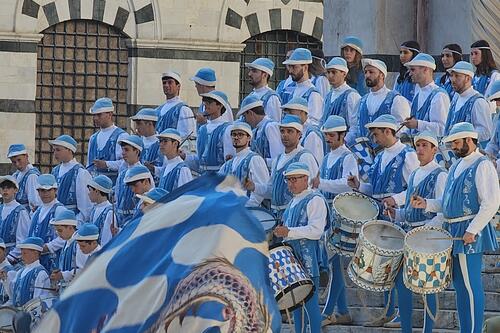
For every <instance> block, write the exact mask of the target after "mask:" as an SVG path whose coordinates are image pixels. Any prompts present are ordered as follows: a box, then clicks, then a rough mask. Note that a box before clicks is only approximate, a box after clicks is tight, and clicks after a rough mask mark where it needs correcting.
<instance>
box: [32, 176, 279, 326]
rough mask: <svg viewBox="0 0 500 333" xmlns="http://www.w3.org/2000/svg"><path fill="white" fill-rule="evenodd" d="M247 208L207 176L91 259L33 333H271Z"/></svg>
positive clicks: (272, 312)
mask: <svg viewBox="0 0 500 333" xmlns="http://www.w3.org/2000/svg"><path fill="white" fill-rule="evenodd" d="M246 200H247V199H246V196H245V193H244V192H243V191H242V190H241V188H240V187H239V185H238V184H237V181H236V179H235V178H233V177H227V178H224V177H222V176H215V175H214V176H204V177H200V178H198V179H197V180H195V181H193V182H191V183H189V184H187V185H185V186H183V187H181V188H179V189H178V190H177V191H174V192H172V193H170V194H169V195H167V196H166V197H165V198H163V200H160V203H157V204H156V205H157V207H155V208H154V209H152V210H150V211H148V212H147V213H146V214H145V215H144V216H143V217H142V218H139V219H136V220H134V221H132V222H131V223H130V224H129V225H127V227H125V228H124V229H123V230H122V231H121V232H120V233H119V234H118V235H117V236H116V237H115V238H114V239H113V240H112V241H111V242H110V243H108V244H107V245H106V246H105V247H104V248H103V249H102V250H101V251H100V252H99V253H98V254H96V255H95V257H93V258H92V259H91V263H90V264H89V265H88V266H87V267H86V268H85V269H84V271H83V272H81V274H80V275H79V276H78V277H77V278H76V279H75V280H74V281H73V283H72V284H71V285H70V286H69V287H68V288H67V289H66V290H65V291H64V293H63V294H62V296H61V298H60V300H59V302H57V303H56V304H55V306H54V307H53V308H52V310H50V311H49V312H48V313H47V314H46V316H45V317H44V319H43V320H42V321H41V323H40V325H39V326H38V327H37V328H36V330H35V332H40V333H47V332H53V333H57V332H61V333H68V332H78V333H85V332H120V333H128V332H131V333H132V332H207V333H208V332H279V331H280V322H281V317H280V315H279V311H278V308H277V305H276V302H275V300H274V297H273V293H272V289H271V286H270V282H269V274H268V258H267V256H268V248H267V242H266V238H265V233H264V230H263V228H262V226H261V224H260V223H259V222H258V221H257V220H256V219H255V218H254V217H253V216H252V215H251V213H249V212H248V211H247V210H246V209H245V208H244V203H245V201H246Z"/></svg>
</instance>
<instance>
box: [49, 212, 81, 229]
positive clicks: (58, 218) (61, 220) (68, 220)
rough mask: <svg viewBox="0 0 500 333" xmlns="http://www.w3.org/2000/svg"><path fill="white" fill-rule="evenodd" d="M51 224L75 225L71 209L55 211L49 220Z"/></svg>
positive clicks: (74, 216) (74, 217)
mask: <svg viewBox="0 0 500 333" xmlns="http://www.w3.org/2000/svg"><path fill="white" fill-rule="evenodd" d="M49 223H50V224H52V225H72V226H75V227H76V225H77V223H78V222H77V221H76V215H75V213H74V212H73V211H72V210H69V209H66V208H64V209H60V210H57V211H56V214H55V215H54V218H53V219H52V220H51V221H50V222H49Z"/></svg>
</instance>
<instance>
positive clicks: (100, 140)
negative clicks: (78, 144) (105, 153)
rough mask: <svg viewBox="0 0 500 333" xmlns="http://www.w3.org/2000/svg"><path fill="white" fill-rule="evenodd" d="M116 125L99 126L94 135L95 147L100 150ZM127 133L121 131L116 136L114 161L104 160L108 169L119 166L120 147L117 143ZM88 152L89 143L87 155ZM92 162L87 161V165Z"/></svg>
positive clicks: (116, 168) (120, 157) (114, 168)
mask: <svg viewBox="0 0 500 333" xmlns="http://www.w3.org/2000/svg"><path fill="white" fill-rule="evenodd" d="M117 128H118V127H117V126H115V125H114V124H113V125H111V126H109V127H107V128H101V129H100V130H99V132H97V135H96V142H97V149H99V150H101V149H103V148H104V146H106V143H107V142H108V140H109V138H110V137H111V134H113V132H114V131H115V129H117ZM127 135H128V134H127V133H122V134H120V135H119V136H118V140H116V146H115V161H106V166H107V167H108V168H109V169H110V170H115V171H116V170H118V167H119V166H120V163H121V159H122V147H121V146H120V144H119V143H118V141H119V140H120V139H122V138H124V137H126V136H127ZM89 153H90V145H89V148H88V150H87V156H89ZM90 163H92V161H87V166H88V165H89V164H90Z"/></svg>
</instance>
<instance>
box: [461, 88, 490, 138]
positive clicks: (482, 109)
mask: <svg viewBox="0 0 500 333" xmlns="http://www.w3.org/2000/svg"><path fill="white" fill-rule="evenodd" d="M477 93H478V92H477V91H476V90H474V88H473V87H470V88H469V89H467V90H466V91H464V92H463V93H461V94H458V93H456V94H455V95H454V96H453V100H455V99H456V101H457V104H456V106H455V111H458V110H460V108H461V107H462V106H463V105H464V104H465V102H467V100H469V98H471V97H472V96H474V95H475V94H477ZM471 121H472V125H474V129H475V130H476V131H477V132H478V133H479V138H478V139H479V142H482V141H487V140H489V139H490V138H491V135H492V134H493V122H492V120H491V112H490V105H489V103H488V102H487V101H486V100H485V99H483V98H479V99H477V100H476V101H475V102H474V105H473V106H472V111H471Z"/></svg>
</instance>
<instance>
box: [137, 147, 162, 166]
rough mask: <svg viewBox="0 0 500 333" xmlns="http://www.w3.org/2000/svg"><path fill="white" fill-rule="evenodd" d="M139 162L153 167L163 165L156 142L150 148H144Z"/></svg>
mask: <svg viewBox="0 0 500 333" xmlns="http://www.w3.org/2000/svg"><path fill="white" fill-rule="evenodd" d="M141 162H142V163H144V162H150V163H153V164H154V165H155V166H158V167H159V166H162V165H163V155H162V154H161V153H160V142H159V141H156V142H155V143H153V144H152V145H151V146H149V147H147V148H146V146H144V149H143V150H142V152H141Z"/></svg>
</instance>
